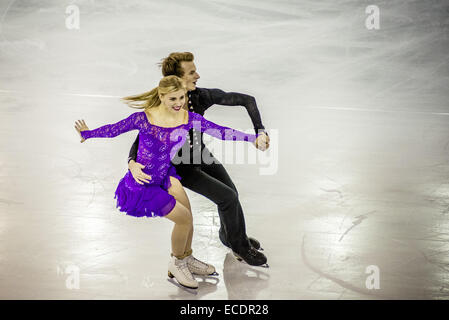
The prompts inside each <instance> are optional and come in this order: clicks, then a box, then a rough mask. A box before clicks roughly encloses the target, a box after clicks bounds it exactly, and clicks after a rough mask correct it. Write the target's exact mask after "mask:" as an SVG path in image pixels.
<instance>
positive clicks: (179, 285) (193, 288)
mask: <svg viewBox="0 0 449 320" xmlns="http://www.w3.org/2000/svg"><path fill="white" fill-rule="evenodd" d="M168 277H169V278H170V279H167V280H168V281H169V282H171V283H173V284H175V285H177V286H178V287H182V288H181V289H188V290H187V291H189V290H192V291H193V292H196V290H197V289H198V287H189V286H186V285H183V284H182V283H180V282H178V280H176V281H175V280H174V279H176V278H175V276H174V275H173V274H172V273H171V272H170V271H169V272H168ZM195 294H196V293H195Z"/></svg>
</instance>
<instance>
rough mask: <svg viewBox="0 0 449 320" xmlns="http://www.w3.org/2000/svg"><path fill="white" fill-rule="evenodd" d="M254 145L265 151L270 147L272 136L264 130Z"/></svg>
mask: <svg viewBox="0 0 449 320" xmlns="http://www.w3.org/2000/svg"><path fill="white" fill-rule="evenodd" d="M254 145H255V146H256V148H257V149H259V150H262V151H265V150H267V149H268V148H269V147H270V137H269V136H267V135H266V134H265V133H264V132H262V133H261V134H260V135H259V136H258V137H257V139H256V141H254Z"/></svg>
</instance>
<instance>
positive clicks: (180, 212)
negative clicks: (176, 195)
mask: <svg viewBox="0 0 449 320" xmlns="http://www.w3.org/2000/svg"><path fill="white" fill-rule="evenodd" d="M165 217H166V218H167V219H169V220H171V221H173V222H174V223H175V226H174V227H173V231H172V234H171V247H172V254H173V255H174V256H175V257H177V258H179V257H182V256H183V255H184V253H185V248H186V244H187V242H188V239H189V237H190V231H191V229H192V225H193V219H192V213H191V212H190V210H188V209H187V208H186V207H185V206H184V205H182V204H181V203H180V202H179V201H176V205H175V207H174V208H173V209H172V211H170V213H169V214H168V215H166V216H165Z"/></svg>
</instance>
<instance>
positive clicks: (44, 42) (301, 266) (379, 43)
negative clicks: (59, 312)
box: [0, 0, 449, 299]
mask: <svg viewBox="0 0 449 320" xmlns="http://www.w3.org/2000/svg"><path fill="white" fill-rule="evenodd" d="M69 5H76V6H77V8H79V10H80V15H79V18H80V19H79V29H70V28H68V27H67V25H66V22H67V19H68V17H69V16H70V13H66V9H67V7H68V6H69ZM369 5H377V6H378V8H379V9H380V12H379V14H380V15H379V22H380V25H379V26H380V29H373V30H369V29H368V28H367V27H366V20H367V18H368V17H369V15H370V13H366V12H365V10H366V8H367V6H369ZM448 16H449V4H448V3H447V1H445V0H441V1H436V0H428V1H417V0H416V1H413V0H409V1H405V0H394V1H392V0H388V1H386V0H383V1H371V0H369V1H365V0H363V1H362V0H360V1H356V0H345V1H331V0H326V1H311V0H304V1H294V0H284V1H282V0H281V1H274V0H257V1H256V0H207V1H206V0H199V1H198V0H195V1H193V0H192V1H182V0H169V1H166V0H163V1H162V0H151V1H143V0H142V1H138V0H130V1H118V0H116V1H113V0H110V1H107V0H104V1H95V0H90V1H87V0H85V1H81V0H73V1H69V0H67V1H56V0H41V1H31V0H29V1H24V0H0V19H1V20H0V28H1V29H0V299H447V298H448V297H449V222H448V217H449V198H448V196H449V180H448V178H449V160H448V156H449V104H448V101H449V99H448V98H449V90H448V88H449V67H448V62H449V58H448V49H449V32H448V31H449V20H448ZM68 26H69V27H70V26H71V25H70V21H69V23H68ZM173 51H191V52H193V53H194V54H195V63H196V66H197V68H198V72H199V74H200V75H201V79H200V80H199V82H198V86H199V87H204V88H221V89H223V90H225V91H237V92H243V93H247V94H251V95H253V96H255V97H256V99H257V102H258V106H259V110H260V113H261V115H262V120H263V124H264V125H265V127H266V128H267V129H268V130H271V131H270V132H272V133H273V136H272V137H273V138H272V141H271V147H270V151H269V152H271V155H272V161H273V162H272V164H274V165H275V168H276V170H274V171H273V172H272V174H268V175H262V174H261V173H260V172H261V171H260V170H261V168H264V167H266V165H263V164H225V167H226V169H227V170H228V172H229V174H230V175H231V177H232V179H233V181H234V183H235V184H236V186H237V189H238V190H239V197H240V201H241V204H242V207H243V210H244V213H245V217H246V227H247V233H248V235H249V236H253V237H255V238H257V239H258V240H259V241H260V242H261V243H262V247H263V248H264V249H265V251H264V253H265V254H266V256H267V258H268V263H269V265H270V268H269V269H265V268H260V267H259V268H258V267H251V266H248V265H245V264H242V263H241V262H238V261H237V260H235V258H234V257H233V256H232V254H231V253H230V251H229V249H227V248H225V247H224V246H223V245H222V244H221V242H220V240H219V239H218V228H219V219H218V213H217V210H216V207H215V205H214V204H213V203H212V202H211V201H209V200H207V199H206V198H204V197H202V196H200V195H198V194H195V193H193V192H191V191H190V190H187V193H188V196H189V198H190V202H191V205H192V210H193V215H194V225H195V233H194V238H193V250H194V253H195V255H196V256H197V257H198V258H200V259H203V260H206V261H207V262H209V263H212V264H214V265H215V266H216V268H217V271H218V272H219V273H220V276H218V277H215V278H203V279H202V278H198V280H200V287H199V289H198V291H197V294H192V293H190V292H187V291H186V290H183V289H180V288H178V287H177V286H175V285H173V284H172V283H170V282H169V281H167V279H168V278H167V264H168V261H169V254H170V233H171V230H172V226H173V225H172V223H171V222H169V221H168V220H167V219H157V218H155V219H146V218H144V219H137V218H133V217H129V216H126V215H124V214H123V213H120V212H119V211H118V210H117V209H116V208H115V200H114V199H113V196H114V191H115V188H116V186H117V184H118V181H119V179H120V178H121V177H122V176H123V175H124V173H125V172H126V170H127V157H128V152H129V149H130V147H131V145H132V143H133V141H134V139H135V137H136V134H137V132H129V133H126V134H123V135H121V136H119V137H117V138H115V139H92V140H90V141H87V142H86V143H84V144H80V143H79V136H78V134H77V133H76V131H75V129H74V128H73V125H74V121H75V120H77V119H80V118H83V119H85V120H86V122H87V124H88V125H89V126H90V128H96V127H98V126H100V125H103V124H107V123H113V122H116V121H118V120H120V119H123V118H125V117H126V116H127V115H129V114H130V113H132V112H135V110H133V109H130V108H128V107H127V106H126V105H125V104H123V103H122V102H120V100H119V98H120V97H123V96H126V95H130V94H136V93H141V92H144V91H148V90H149V89H151V88H153V87H154V86H155V85H156V84H157V82H158V80H159V79H160V77H161V73H160V69H159V68H158V67H157V65H156V63H157V62H159V61H160V59H161V58H163V57H165V56H167V55H168V54H169V53H170V52H173ZM205 117H206V118H207V119H209V120H212V121H214V122H216V123H219V124H221V125H225V126H230V127H233V128H237V129H243V130H244V129H250V128H251V127H252V124H251V121H250V118H249V117H248V114H247V112H246V110H245V108H243V107H239V106H235V107H229V106H213V107H211V108H210V109H209V110H208V111H207V112H206V114H205ZM214 143H216V141H213V142H211V145H212V147H213V145H214ZM226 144H227V145H228V144H230V145H231V146H232V145H233V144H238V143H233V142H226ZM258 152H261V151H258ZM373 266H374V267H373ZM370 270H371V271H370ZM372 270H374V271H372ZM367 271H368V273H367ZM76 275H79V282H77V281H76ZM376 275H377V276H378V278H377V279H379V287H378V288H376V287H375V288H371V287H370V286H367V282H368V284H369V283H372V282H370V281H369V280H370V279H375V278H372V277H374V276H376ZM370 277H371V278H370ZM367 280H368V281H367ZM78 284H79V286H77V285H78Z"/></svg>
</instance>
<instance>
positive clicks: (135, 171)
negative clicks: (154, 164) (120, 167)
mask: <svg viewBox="0 0 449 320" xmlns="http://www.w3.org/2000/svg"><path fill="white" fill-rule="evenodd" d="M143 168H145V166H144V165H143V164H140V163H138V162H135V161H134V160H131V161H130V162H129V163H128V169H129V171H131V174H132V175H133V178H134V180H136V182H137V183H138V184H144V183H150V181H149V180H151V176H150V175H148V174H146V173H145V172H143V171H142V169H143Z"/></svg>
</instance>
